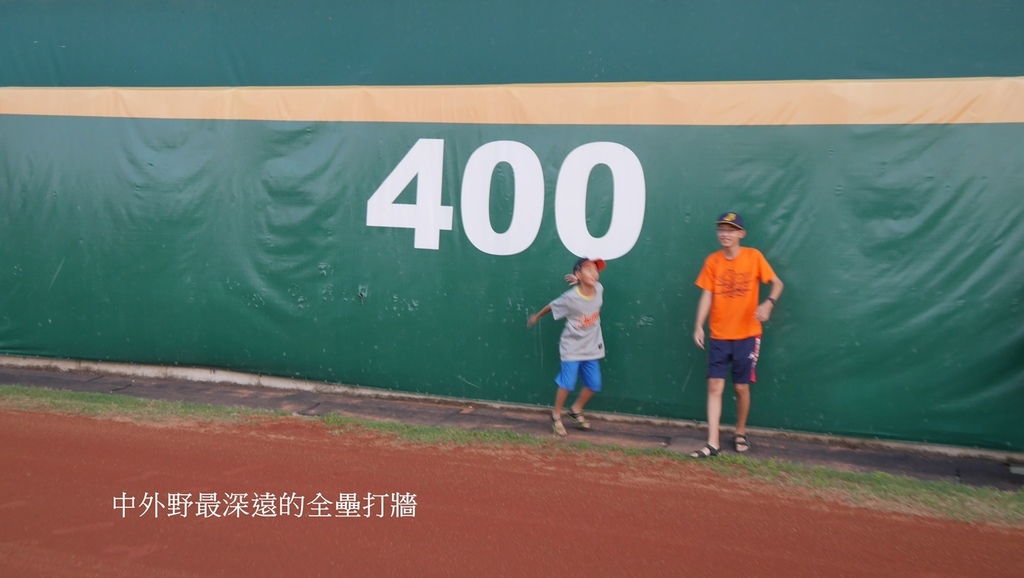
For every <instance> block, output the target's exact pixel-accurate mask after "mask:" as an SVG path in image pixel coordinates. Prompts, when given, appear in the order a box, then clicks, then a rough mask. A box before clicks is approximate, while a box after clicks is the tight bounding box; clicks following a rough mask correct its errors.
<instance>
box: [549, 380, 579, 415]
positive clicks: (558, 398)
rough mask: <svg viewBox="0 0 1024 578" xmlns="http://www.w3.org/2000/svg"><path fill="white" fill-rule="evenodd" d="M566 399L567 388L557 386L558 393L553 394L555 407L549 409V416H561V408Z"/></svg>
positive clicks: (567, 397) (567, 396)
mask: <svg viewBox="0 0 1024 578" xmlns="http://www.w3.org/2000/svg"><path fill="white" fill-rule="evenodd" d="M583 389H586V388H583ZM567 399H569V390H568V389H562V388H561V387H559V388H558V393H556V394H555V409H554V410H552V411H551V417H553V418H555V419H561V418H562V408H563V407H564V406H565V400H567Z"/></svg>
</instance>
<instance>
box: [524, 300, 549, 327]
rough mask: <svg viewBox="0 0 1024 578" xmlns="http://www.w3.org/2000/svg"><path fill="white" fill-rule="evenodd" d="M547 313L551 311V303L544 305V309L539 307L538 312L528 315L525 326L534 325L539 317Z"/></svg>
mask: <svg viewBox="0 0 1024 578" xmlns="http://www.w3.org/2000/svg"><path fill="white" fill-rule="evenodd" d="M548 313H551V305H545V306H544V309H541V310H540V311H538V312H536V313H534V314H533V315H531V316H529V317H528V318H527V319H526V326H527V327H533V326H534V325H536V324H537V322H538V321H540V318H541V317H544V316H545V315H547V314H548Z"/></svg>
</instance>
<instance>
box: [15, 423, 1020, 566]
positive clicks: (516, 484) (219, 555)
mask: <svg viewBox="0 0 1024 578" xmlns="http://www.w3.org/2000/svg"><path fill="white" fill-rule="evenodd" d="M0 472H2V473H0V575H2V576H47V577H52V576H75V577H82V576H133V577H136V576H137V577H147V576H528V575H532V576H589V577H594V576H645V577H647V576H740V575H745V576H786V577H797V576H854V577H864V576H886V577H891V576H901V577H911V576H929V577H935V576H988V577H992V576H1015V577H1016V576H1024V553H1022V552H1024V531H1022V530H1016V529H1006V528H998V527H992V526H985V525H978V524H967V523H959V522H951V521H945V520H936V519H930V518H924V517H915V516H903V515H893V514H885V513H878V512H874V511H871V510H867V509H859V508H853V507H850V506H845V505H841V504H836V503H831V502H828V501H825V500H822V499H820V498H812V497H804V496H800V495H787V494H785V493H784V490H780V489H778V488H774V487H760V486H758V485H756V484H754V483H751V482H735V481H733V480H732V479H726V478H722V477H719V476H718V475H716V474H714V473H713V472H710V471H708V470H706V469H704V468H701V467H698V466H696V465H693V464H680V463H676V462H672V461H669V460H640V459H632V458H622V457H616V456H610V455H608V454H602V453H599V452H579V453H571V452H569V451H561V450H550V449H539V450H537V449H526V448H497V449H495V448H480V447H475V448H471V447H435V446H419V445H410V444H400V443H396V442H394V441H393V440H391V439H390V438H388V437H387V436H384V435H381V434H376V433H372V432H366V431H355V432H348V433H345V434H342V435H338V434H332V433H330V432H329V431H328V430H327V429H326V428H325V427H324V426H322V425H321V424H320V423H319V422H315V421H305V420H301V419H298V418H287V419H277V420H273V421H270V420H268V421H259V422H252V423H245V424H227V425H225V424H206V423H203V424H196V423H180V424H171V425H153V424H136V423H130V422H125V421H112V420H99V419H90V418H84V417H69V416H60V415H51V414H45V413H36V412H17V411H0ZM730 486H733V487H730ZM786 491H788V490H786ZM189 493H191V494H192V496H191V500H192V502H193V503H192V504H191V505H189V504H187V503H186V504H184V507H183V510H181V511H182V513H184V514H187V515H186V516H168V515H167V513H168V510H166V509H163V510H159V511H158V514H159V515H158V516H154V514H153V510H152V507H151V508H150V510H149V511H148V512H147V513H146V515H144V516H141V517H140V514H141V513H142V512H143V505H144V504H143V498H144V497H146V495H147V494H148V495H149V496H153V495H154V494H158V495H159V500H160V501H161V502H165V501H166V500H167V499H168V497H167V496H168V494H180V495H182V496H184V495H185V494H189ZM200 493H203V494H206V495H207V497H206V498H205V501H206V502H210V499H209V498H210V496H215V499H216V500H217V501H220V502H222V503H221V505H220V506H219V509H218V512H217V513H219V514H221V516H220V517H212V516H211V517H202V515H200V507H201V506H199V505H197V504H196V502H197V501H199V500H200V497H199V495H200ZM243 493H244V494H246V499H247V502H240V501H238V500H237V498H230V495H231V494H243ZM318 493H319V494H320V495H321V496H322V498H323V499H322V500H321V501H322V502H324V503H325V505H324V506H321V507H322V508H323V510H317V506H316V505H315V502H316V501H317V499H316V496H317V494H318ZM351 493H355V494H357V501H358V502H359V504H358V505H359V507H364V506H366V505H367V504H368V502H367V501H366V500H365V496H366V494H368V493H369V494H380V495H386V501H387V504H386V505H385V506H384V507H383V508H380V507H378V504H376V503H375V504H370V505H371V511H370V514H371V515H370V517H365V515H364V514H365V512H364V511H363V510H359V512H360V513H359V515H358V517H353V518H344V517H339V516H338V514H339V513H340V512H339V510H338V502H346V501H347V499H346V497H345V496H342V494H351ZM293 494H294V496H293ZM282 495H287V496H289V497H300V498H303V499H304V500H305V508H304V511H303V512H302V515H301V516H300V515H298V514H299V512H298V510H297V502H296V501H293V502H291V503H290V504H291V505H292V508H291V510H290V511H289V512H288V514H284V513H283V510H282V508H281V502H280V499H279V498H280V496H282ZM268 496H269V497H270V498H277V499H276V500H275V499H269V498H268ZM115 497H128V498H134V499H135V505H136V507H135V508H134V509H128V508H125V509H124V514H125V517H124V518H122V512H121V510H116V509H114V498H115ZM257 497H261V498H262V499H261V500H257V499H256V498H257ZM349 497H351V496H349ZM394 497H397V498H398V500H399V501H403V500H404V502H405V504H404V506H401V507H400V506H398V504H397V503H395V504H392V503H391V501H390V500H391V498H394ZM232 500H234V501H235V502H236V503H243V504H246V505H245V507H244V508H239V509H235V510H234V511H233V513H232V514H231V515H229V516H227V517H225V516H224V515H223V514H225V513H227V511H228V508H227V506H228V503H229V502H231V501H232ZM327 502H330V503H329V506H328V505H326V503H327ZM271 506H272V507H271ZM211 509H212V506H209V505H208V504H207V505H206V506H205V509H204V510H202V514H205V515H210V513H211ZM256 510H260V515H254V513H256ZM341 511H346V510H345V507H344V505H343V506H342V508H341ZM243 512H244V513H243ZM318 512H319V513H325V514H330V516H331V517H322V518H317V517H313V514H315V513H318ZM379 514H383V517H379Z"/></svg>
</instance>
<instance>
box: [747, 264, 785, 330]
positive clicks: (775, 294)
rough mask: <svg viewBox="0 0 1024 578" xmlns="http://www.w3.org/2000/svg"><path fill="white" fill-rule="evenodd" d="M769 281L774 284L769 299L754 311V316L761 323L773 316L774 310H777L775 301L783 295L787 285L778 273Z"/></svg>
mask: <svg viewBox="0 0 1024 578" xmlns="http://www.w3.org/2000/svg"><path fill="white" fill-rule="evenodd" d="M769 283H771V284H772V290H771V293H769V294H768V299H766V300H765V301H764V302H763V303H761V304H760V305H758V306H757V310H756V311H754V317H755V318H757V320H758V321H760V322H761V323H764V322H765V321H768V320H769V319H770V318H771V316H772V311H774V310H775V302H776V301H778V300H779V296H780V295H782V289H783V288H784V287H785V284H783V283H782V279H779V277H778V275H776V276H775V277H772V280H771V281H769Z"/></svg>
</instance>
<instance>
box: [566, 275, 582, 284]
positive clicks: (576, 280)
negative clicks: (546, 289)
mask: <svg viewBox="0 0 1024 578" xmlns="http://www.w3.org/2000/svg"><path fill="white" fill-rule="evenodd" d="M565 282H566V283H568V284H569V285H579V283H580V278H579V277H577V276H576V274H575V273H570V274H568V275H566V276H565Z"/></svg>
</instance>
